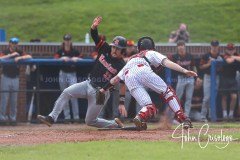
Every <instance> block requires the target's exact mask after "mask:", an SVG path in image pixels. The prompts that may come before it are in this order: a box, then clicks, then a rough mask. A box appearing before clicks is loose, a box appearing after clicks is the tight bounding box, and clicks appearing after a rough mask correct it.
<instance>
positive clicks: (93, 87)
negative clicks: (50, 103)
mask: <svg viewBox="0 0 240 160" xmlns="http://www.w3.org/2000/svg"><path fill="white" fill-rule="evenodd" d="M101 21H102V17H96V18H95V19H94V20H93V23H92V26H91V36H92V38H93V40H94V42H95V44H96V48H97V51H98V56H97V59H96V61H95V65H94V67H93V70H92V71H91V72H90V74H89V79H88V80H86V81H83V82H81V83H76V84H73V85H71V86H70V87H68V88H66V89H64V91H63V92H62V94H61V95H60V97H59V98H58V99H57V101H56V102H55V105H54V108H53V110H52V112H51V113H50V114H49V115H48V116H42V115H38V119H39V120H40V121H41V122H43V123H45V124H46V125H48V126H49V127H50V126H51V125H52V124H53V123H54V122H55V121H56V120H57V118H58V116H59V114H60V113H61V112H62V110H63V108H64V107H65V106H66V103H68V101H69V100H70V99H71V98H86V99H87V100H88V109H87V113H86V118H85V122H86V124H87V125H89V126H94V127H98V128H121V127H123V124H122V123H121V121H120V120H119V119H117V118H115V119H114V120H105V119H102V118H98V115H99V113H100V112H101V110H102V108H103V106H104V104H105V103H106V102H107V100H108V98H109V92H105V93H104V94H103V93H100V92H99V89H100V88H102V87H103V86H105V85H106V84H107V83H108V82H109V81H110V80H111V78H112V77H114V76H115V75H116V74H117V73H118V72H119V71H120V70H121V69H122V68H123V67H124V65H125V62H124V60H123V59H122V58H123V54H124V52H125V49H126V39H125V38H124V37H122V36H117V37H115V38H114V39H113V42H112V43H111V44H110V45H109V44H108V43H107V42H105V41H103V40H101V39H100V38H99V35H98V30H97V27H98V25H99V24H100V23H101ZM119 110H120V113H121V114H122V115H123V116H126V114H127V113H126V110H125V107H124V106H123V105H120V106H119Z"/></svg>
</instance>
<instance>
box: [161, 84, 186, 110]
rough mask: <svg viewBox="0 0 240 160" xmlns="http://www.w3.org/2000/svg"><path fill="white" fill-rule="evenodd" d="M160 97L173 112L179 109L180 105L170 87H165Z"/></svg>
mask: <svg viewBox="0 0 240 160" xmlns="http://www.w3.org/2000/svg"><path fill="white" fill-rule="evenodd" d="M160 97H161V98H162V99H163V100H164V102H165V103H167V104H168V105H169V107H170V108H171V109H172V110H173V112H174V113H176V112H177V111H179V110H180V109H181V105H180V103H179V100H178V98H177V95H176V92H175V90H174V89H173V88H172V87H167V89H166V92H165V93H162V94H161V95H160Z"/></svg>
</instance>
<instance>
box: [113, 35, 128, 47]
mask: <svg viewBox="0 0 240 160" xmlns="http://www.w3.org/2000/svg"><path fill="white" fill-rule="evenodd" d="M110 46H115V47H117V48H120V49H125V48H126V47H127V40H126V38H124V37H122V36H116V37H115V38H114V39H113V41H112V43H111V44H110Z"/></svg>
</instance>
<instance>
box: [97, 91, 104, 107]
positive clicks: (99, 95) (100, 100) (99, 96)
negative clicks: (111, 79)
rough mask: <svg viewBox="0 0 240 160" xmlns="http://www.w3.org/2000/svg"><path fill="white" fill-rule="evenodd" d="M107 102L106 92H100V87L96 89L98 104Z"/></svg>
mask: <svg viewBox="0 0 240 160" xmlns="http://www.w3.org/2000/svg"><path fill="white" fill-rule="evenodd" d="M104 102H105V94H104V93H102V92H100V90H99V89H98V90H97V91H96V104H97V105H103V104H104Z"/></svg>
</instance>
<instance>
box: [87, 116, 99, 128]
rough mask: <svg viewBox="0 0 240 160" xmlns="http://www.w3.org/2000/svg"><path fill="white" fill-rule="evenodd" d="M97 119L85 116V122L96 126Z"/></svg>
mask: <svg viewBox="0 0 240 160" xmlns="http://www.w3.org/2000/svg"><path fill="white" fill-rule="evenodd" d="M96 121H97V120H96V119H90V118H85V123H86V125H88V126H94V125H95V124H96Z"/></svg>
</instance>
